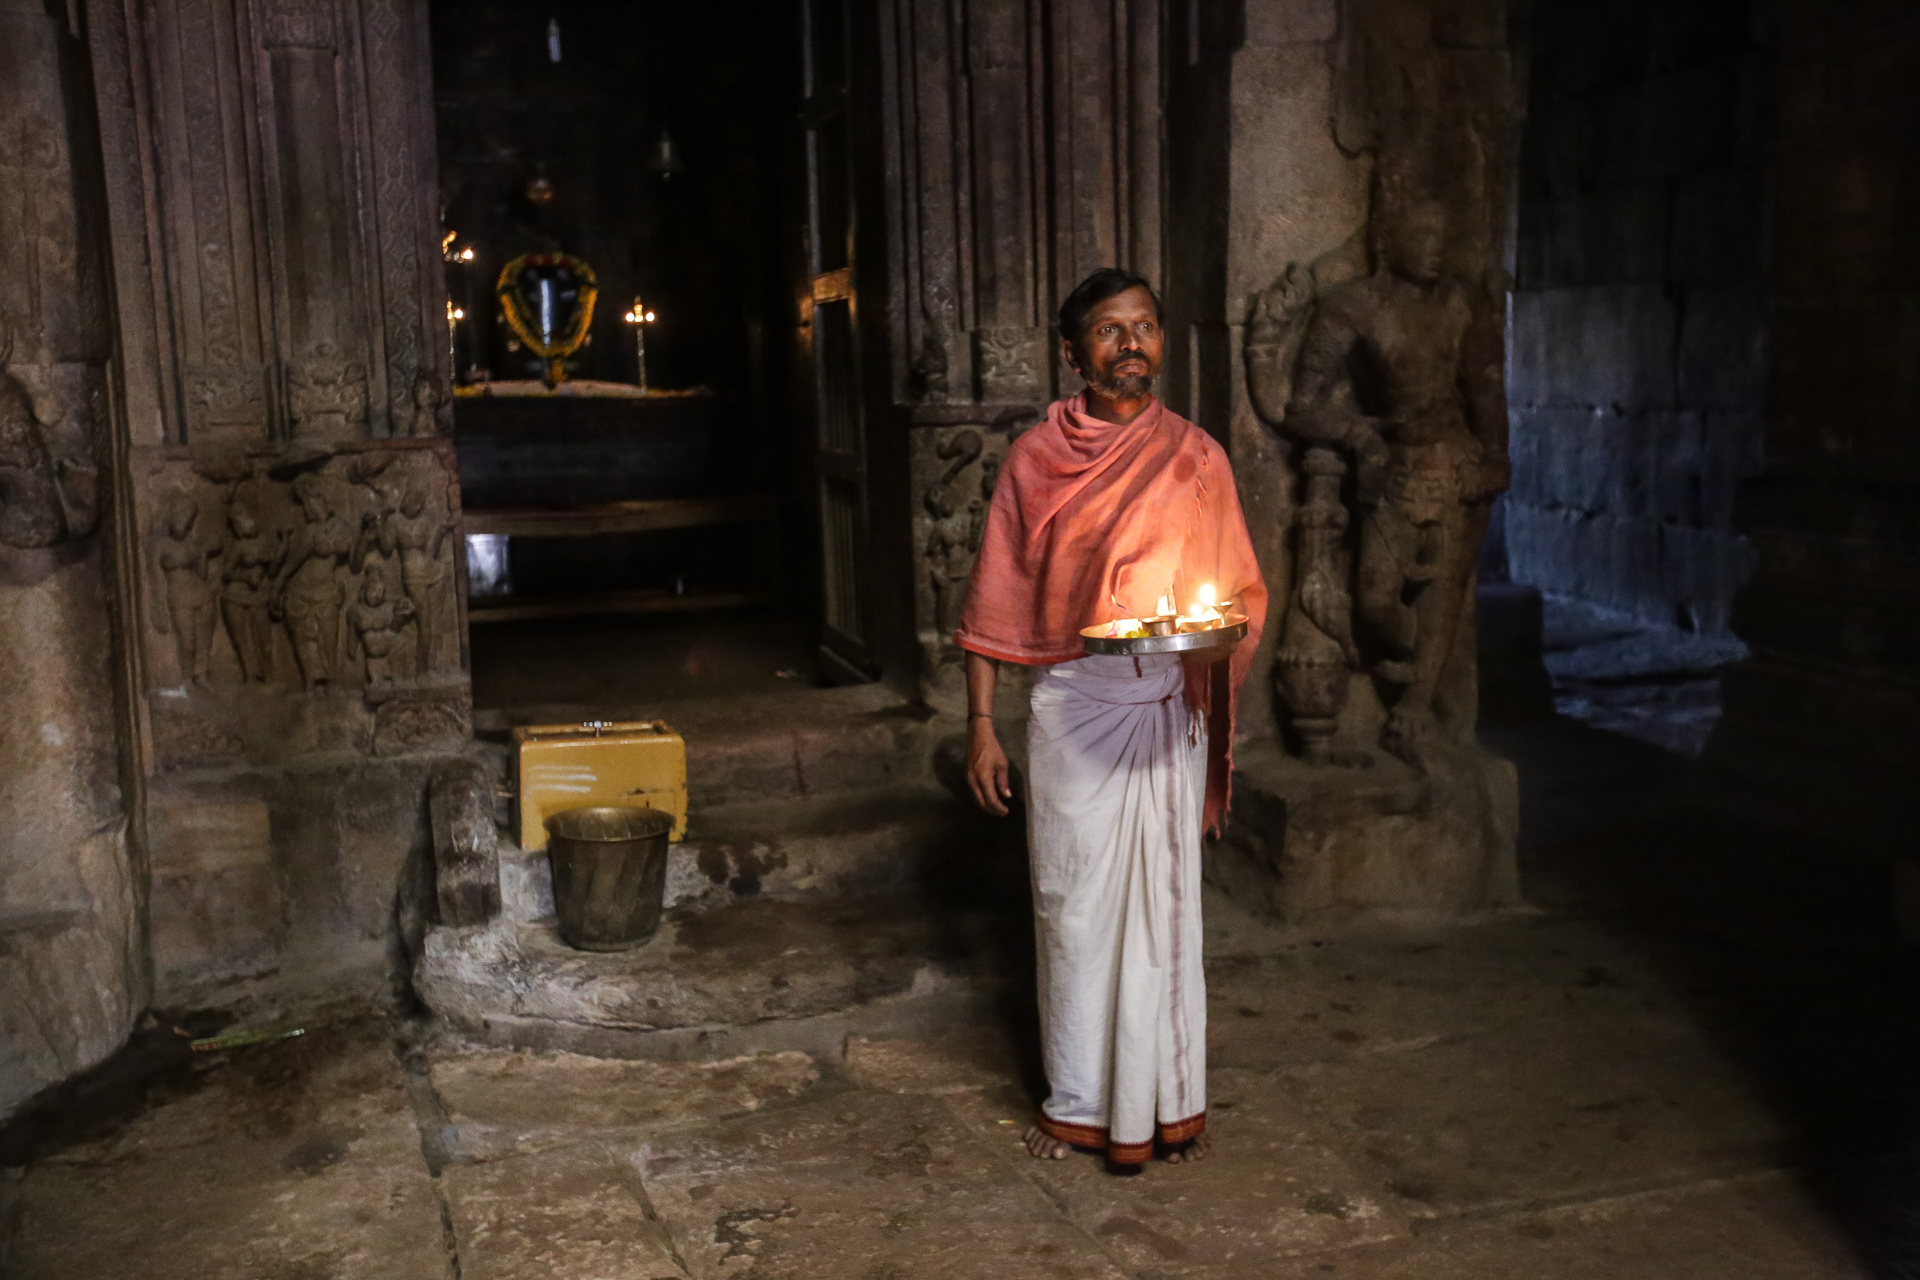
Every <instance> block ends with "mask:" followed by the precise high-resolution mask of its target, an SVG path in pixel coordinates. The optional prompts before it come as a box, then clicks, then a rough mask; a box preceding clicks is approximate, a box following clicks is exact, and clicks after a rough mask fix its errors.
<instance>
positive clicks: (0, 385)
mask: <svg viewBox="0 0 1920 1280" xmlns="http://www.w3.org/2000/svg"><path fill="white" fill-rule="evenodd" d="M66 533H67V517H66V511H65V509H64V508H63V507H62V506H61V504H60V491H59V489H58V488H57V487H56V486H55V484H54V480H53V460H52V459H51V458H50V457H48V456H47V445H46V441H45V440H44V439H42V438H41V435H40V424H39V423H38V422H37V421H36V420H35V418H34V416H33V402H32V400H31V399H29V398H28V396H27V392H26V388H24V387H22V386H21V385H20V384H19V383H18V382H17V381H15V380H14V378H13V376H12V375H11V374H9V373H8V372H7V371H6V369H5V367H4V365H3V364H0V543H5V544H6V545H7V546H9V547H22V548H27V547H50V546H52V545H53V544H54V543H56V542H59V541H60V540H61V539H62V538H64V537H65V536H66Z"/></svg>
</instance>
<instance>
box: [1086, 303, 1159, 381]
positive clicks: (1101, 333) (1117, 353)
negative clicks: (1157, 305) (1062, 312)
mask: <svg viewBox="0 0 1920 1280" xmlns="http://www.w3.org/2000/svg"><path fill="white" fill-rule="evenodd" d="M1160 346H1161V334H1160V317H1159V316H1157V315H1155V314H1154V310H1153V295H1151V294H1149V293H1148V292H1147V291H1146V290H1145V289H1139V288H1135V289H1129V290H1127V291H1126V292H1125V293H1117V294H1115V295H1114V296H1113V297H1111V298H1108V299H1107V300H1106V301H1104V302H1101V303H1098V304H1096V305H1095V306H1094V308H1093V310H1092V311H1091V312H1090V313H1089V314H1088V316H1087V330H1086V332H1085V333H1084V334H1082V335H1081V338H1080V341H1079V342H1076V343H1069V344H1068V346H1067V358H1068V359H1069V360H1071V361H1072V362H1073V367H1074V368H1075V369H1077V370H1079V373H1080V376H1081V377H1083V378H1085V379H1086V380H1087V385H1088V386H1090V387H1092V388H1093V389H1094V390H1095V391H1097V392H1099V393H1100V394H1101V395H1103V396H1106V397H1108V398H1110V399H1115V400H1121V399H1129V398H1132V397H1135V396H1143V395H1145V394H1146V393H1147V389H1148V388H1149V387H1151V386H1152V385H1153V379H1154V376H1155V375H1156V374H1158V373H1159V372H1160Z"/></svg>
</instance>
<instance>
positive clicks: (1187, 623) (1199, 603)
mask: <svg viewBox="0 0 1920 1280" xmlns="http://www.w3.org/2000/svg"><path fill="white" fill-rule="evenodd" d="M1224 621H1225V619H1224V618H1223V617H1222V616H1221V613H1220V600H1219V599H1218V597H1217V596H1216V595H1215V593H1214V590H1213V584H1212V583H1211V582H1209V583H1207V584H1206V585H1205V586H1203V587H1201V588H1200V591H1199V594H1198V595H1197V596H1196V598H1195V600H1194V604H1193V612H1192V613H1186V614H1182V615H1180V618H1179V619H1178V621H1177V623H1176V625H1177V627H1178V629H1179V630H1181V631H1210V630H1212V629H1213V628H1215V627H1217V626H1219V625H1221V623H1222V622H1224Z"/></svg>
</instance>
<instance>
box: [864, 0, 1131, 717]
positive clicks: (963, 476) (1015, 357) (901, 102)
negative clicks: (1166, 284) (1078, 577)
mask: <svg viewBox="0 0 1920 1280" xmlns="http://www.w3.org/2000/svg"><path fill="white" fill-rule="evenodd" d="M1159 12H1160V6H1159V4H1158V3H1157V0H1122V2H1121V3H1119V4H1113V3H1096V2H1095V0H1056V2H1054V3H1049V4H1039V5H1032V4H1027V3H1024V2H1022V0H884V2H883V3H882V4H880V5H879V6H878V13H879V19H880V24H881V47H882V52H883V56H882V64H883V65H882V67H881V74H880V77H879V79H880V85H881V95H880V99H881V100H880V113H881V129H882V135H883V138H884V140H885V149H884V151H885V157H886V159H885V164H886V173H885V179H886V182H885V186H886V189H887V198H888V205H887V226H886V261H887V262H888V264H889V276H888V278H887V280H886V281H885V286H886V288H887V290H888V297H889V304H890V305H889V316H890V319H891V330H890V333H889V338H890V343H889V351H888V352H887V362H888V366H889V381H890V385H891V387H892V391H893V400H894V402H895V404H896V406H897V407H898V412H897V414H896V415H895V423H896V424H897V428H898V429H900V430H903V431H906V432H908V433H909V447H908V454H909V469H910V473H911V477H912V484H913V496H912V502H913V511H912V517H911V518H912V521H913V539H914V547H915V559H914V577H915V580H916V588H915V601H916V604H915V630H916V632H917V633H918V635H919V638H920V649H921V656H922V671H921V682H920V683H921V687H922V691H923V692H935V693H937V696H939V697H942V698H946V697H951V696H953V695H954V694H955V690H957V687H958V685H957V682H958V667H957V665H956V658H957V651H955V650H954V649H953V648H952V646H951V644H950V643H949V641H948V637H949V636H950V635H951V632H952V625H951V621H952V617H953V610H954V607H955V600H956V596H955V592H956V591H957V590H958V588H949V587H946V586H938V585H937V584H941V583H948V582H951V581H952V580H953V579H954V578H955V575H959V574H961V573H962V572H963V570H964V569H966V568H967V567H970V565H971V555H972V552H971V549H970V548H968V547H966V546H965V545H964V544H965V543H966V540H967V537H968V536H969V535H968V533H967V525H966V522H967V520H968V519H970V518H971V517H969V515H968V514H967V513H968V509H969V508H970V507H971V506H972V505H973V504H976V503H979V502H981V501H982V500H983V497H982V495H983V493H984V492H985V491H986V490H987V489H990V487H991V476H990V475H982V474H981V473H980V469H981V468H991V467H994V466H997V465H998V458H999V455H1000V453H1001V452H1002V451H1004V449H1005V447H1006V443H1007V441H1008V440H1009V439H1010V438H1011V437H1012V435H1014V434H1016V433H1017V431H1018V429H1019V428H1020V427H1021V426H1024V425H1025V424H1028V423H1031V422H1033V421H1034V420H1036V419H1037V418H1038V416H1039V415H1040V413H1041V412H1043V411H1044V408H1045V406H1046V405H1047V403H1048V402H1049V401H1051V400H1053V399H1054V398H1055V397H1056V396H1057V395H1060V394H1063V393H1069V392H1071V391H1073V390H1075V389H1077V386H1078V383H1077V379H1075V377H1074V375H1073V374H1072V372H1071V370H1068V369H1065V368H1064V367H1063V366H1062V365H1061V364H1060V361H1059V359H1058V347H1059V337H1058V335H1057V334H1056V333H1055V332H1054V328H1053V316H1054V313H1055V312H1056V311H1057V310H1058V308H1059V304H1060V300H1061V298H1063V297H1064V296H1065V295H1066V294H1067V293H1068V292H1070V291H1071V290H1072V288H1073V286H1074V285H1076V284H1078V283H1079V282H1080V280H1081V279H1082V278H1084V277H1085V276H1086V275H1087V273H1088V272H1090V271H1092V270H1093V269H1095V268H1096V267H1102V266H1123V267H1127V268H1129V269H1131V270H1135V271H1138V272H1141V273H1142V274H1144V275H1145V276H1147V278H1148V279H1150V280H1154V281H1155V282H1156V283H1157V282H1158V280H1159V273H1160V261H1161V246H1160V209H1161V204H1162V193H1161V189H1160V149H1161V121H1160V95H1159V83H1160V82H1159V66H1160V58H1161V49H1160V27H1159ZM872 287H873V286H871V285H870V286H868V288H869V291H871V290H872ZM962 430H968V431H972V432H974V433H975V434H976V435H978V436H979V437H980V438H981V439H982V440H983V442H984V452H983V453H982V454H981V455H980V457H979V459H978V460H977V461H974V462H970V463H969V464H968V466H967V467H966V468H964V469H963V471H962V472H961V473H955V474H949V472H950V471H951V468H952V463H953V457H952V456H951V455H950V452H948V451H950V450H951V448H952V445H953V440H954V439H955V438H956V434H957V432H959V431H962ZM949 506H951V507H952V508H953V511H952V512H951V513H950V514H941V513H942V512H945V511H946V509H947V507H949ZM975 536H977V535H975Z"/></svg>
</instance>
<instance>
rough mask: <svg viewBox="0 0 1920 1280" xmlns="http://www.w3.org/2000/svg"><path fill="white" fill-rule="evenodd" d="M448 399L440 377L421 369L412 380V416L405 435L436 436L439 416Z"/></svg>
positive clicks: (438, 428) (438, 431) (438, 429)
mask: <svg viewBox="0 0 1920 1280" xmlns="http://www.w3.org/2000/svg"><path fill="white" fill-rule="evenodd" d="M448 399H449V397H448V395H447V392H446V387H445V386H444V385H443V384H442V383H441V380H440V376H439V375H438V374H436V373H434V372H432V371H431V370H427V369H422V370H421V371H420V372H419V373H417V374H415V375H414V378H413V416H412V417H411V418H410V419H409V420H408V423H407V434H408V435H411V436H437V435H439V434H440V414H441V411H442V409H443V407H444V406H445V405H446V404H447V401H448Z"/></svg>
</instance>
